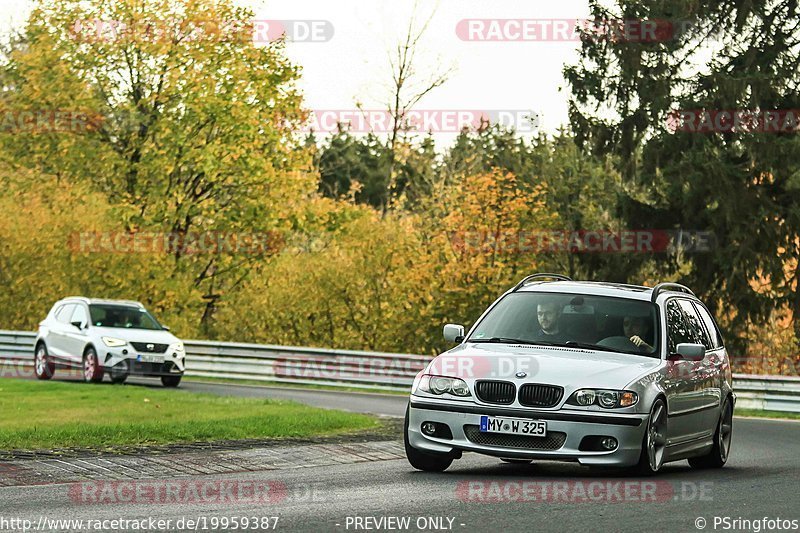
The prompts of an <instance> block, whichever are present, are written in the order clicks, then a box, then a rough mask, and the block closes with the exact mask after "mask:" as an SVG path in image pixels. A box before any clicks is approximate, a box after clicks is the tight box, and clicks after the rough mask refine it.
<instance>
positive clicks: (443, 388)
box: [412, 374, 472, 398]
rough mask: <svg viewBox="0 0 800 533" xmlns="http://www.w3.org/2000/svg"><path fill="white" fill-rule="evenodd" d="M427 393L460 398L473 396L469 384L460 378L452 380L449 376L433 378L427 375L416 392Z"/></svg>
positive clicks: (420, 381) (423, 377)
mask: <svg viewBox="0 0 800 533" xmlns="http://www.w3.org/2000/svg"><path fill="white" fill-rule="evenodd" d="M418 390H420V391H422V392H427V393H428V394H435V395H437V396H440V395H442V394H448V393H449V394H452V395H453V396H460V397H462V398H464V397H467V396H472V394H470V392H469V386H468V385H467V382H466V381H464V380H463V379H459V378H450V377H447V376H431V375H428V374H425V375H424V376H422V377H421V378H420V380H419V383H418V384H417V387H416V389H414V391H412V393H414V392H416V391H418Z"/></svg>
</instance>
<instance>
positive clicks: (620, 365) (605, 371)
mask: <svg viewBox="0 0 800 533" xmlns="http://www.w3.org/2000/svg"><path fill="white" fill-rule="evenodd" d="M660 364H661V360H659V359H654V358H652V357H645V356H640V355H628V354H622V353H617V352H606V351H602V350H589V349H582V348H566V347H563V348H562V347H547V346H532V345H505V344H480V343H467V344H462V345H459V346H457V347H455V348H453V349H452V350H450V351H448V352H445V353H443V354H441V355H440V356H438V357H436V358H435V359H434V360H433V361H431V363H430V364H429V365H428V368H427V369H426V370H425V373H428V374H436V375H444V376H453V377H460V378H462V379H464V380H466V381H468V382H469V381H470V380H476V379H504V380H510V381H515V382H519V381H520V380H522V381H524V382H528V383H545V384H554V385H561V386H563V387H564V388H565V389H567V390H570V389H578V388H582V387H598V388H600V387H607V388H616V389H621V388H624V387H625V386H626V385H628V384H629V383H631V382H632V381H634V380H636V379H638V378H639V377H640V376H642V375H643V374H646V373H648V372H651V371H652V370H653V369H655V368H657V367H658V366H659V365H660ZM518 372H524V373H525V374H526V376H524V377H517V375H516V374H517V373H518Z"/></svg>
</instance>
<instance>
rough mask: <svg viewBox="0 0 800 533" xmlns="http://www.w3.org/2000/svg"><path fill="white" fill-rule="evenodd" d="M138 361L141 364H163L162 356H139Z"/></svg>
mask: <svg viewBox="0 0 800 533" xmlns="http://www.w3.org/2000/svg"><path fill="white" fill-rule="evenodd" d="M138 359H139V361H141V362H142V363H163V362H164V356H163V355H150V354H140V355H139V358H138Z"/></svg>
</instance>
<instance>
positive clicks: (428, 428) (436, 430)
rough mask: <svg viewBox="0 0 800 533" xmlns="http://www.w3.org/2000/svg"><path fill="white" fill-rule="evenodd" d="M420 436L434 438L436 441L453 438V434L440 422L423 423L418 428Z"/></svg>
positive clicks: (448, 427)
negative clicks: (420, 432) (420, 431)
mask: <svg viewBox="0 0 800 533" xmlns="http://www.w3.org/2000/svg"><path fill="white" fill-rule="evenodd" d="M419 428H420V430H422V434H423V435H425V436H426V437H436V438H437V439H447V440H450V439H452V438H453V432H452V431H450V426H448V425H447V424H443V423H441V422H423V423H422V424H420V426H419Z"/></svg>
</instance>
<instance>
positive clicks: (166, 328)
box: [161, 326, 169, 331]
mask: <svg viewBox="0 0 800 533" xmlns="http://www.w3.org/2000/svg"><path fill="white" fill-rule="evenodd" d="M161 329H163V330H164V331H169V326H161Z"/></svg>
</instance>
